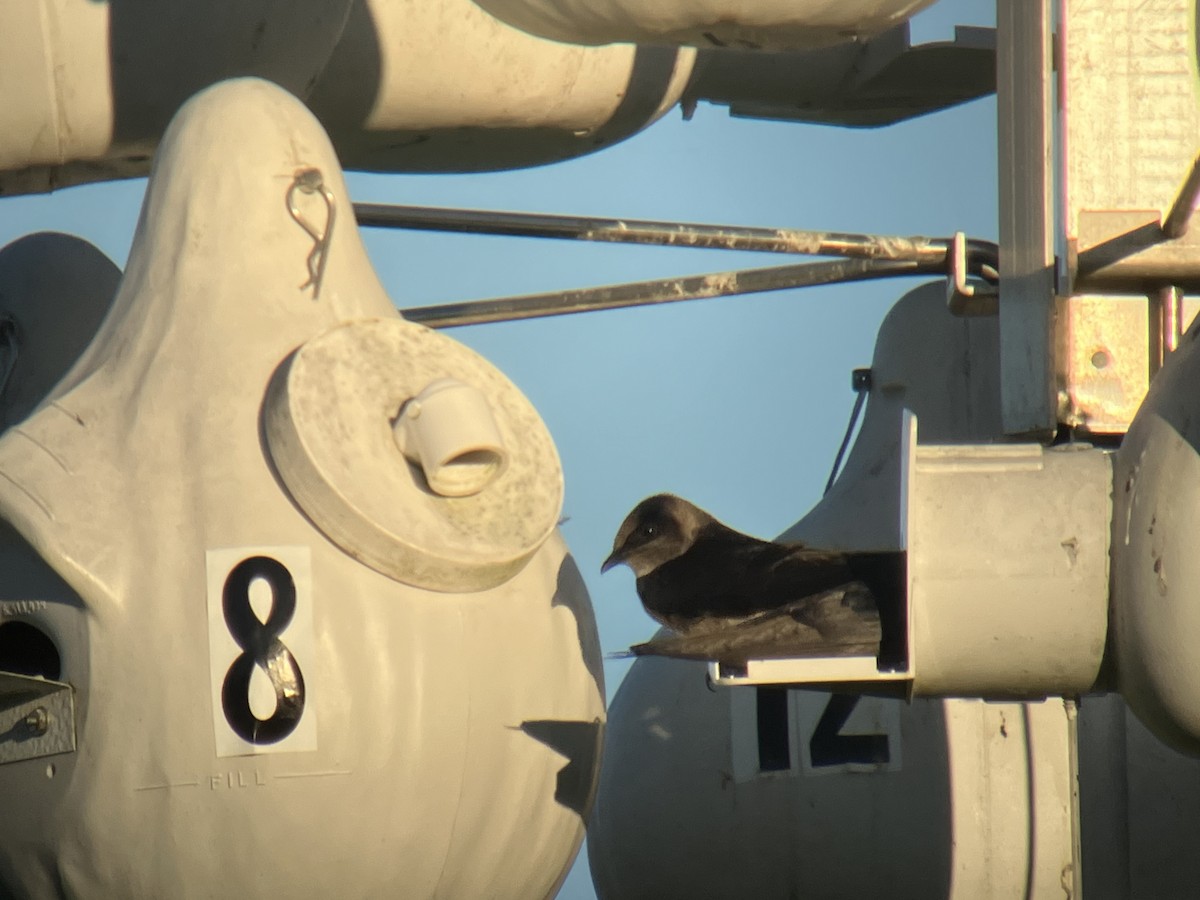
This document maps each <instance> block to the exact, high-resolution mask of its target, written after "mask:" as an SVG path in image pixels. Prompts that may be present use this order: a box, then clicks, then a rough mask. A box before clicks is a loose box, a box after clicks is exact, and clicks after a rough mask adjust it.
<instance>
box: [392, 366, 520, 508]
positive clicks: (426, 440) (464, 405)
mask: <svg viewBox="0 0 1200 900" xmlns="http://www.w3.org/2000/svg"><path fill="white" fill-rule="evenodd" d="M392 431H393V433H394V434H395V437H396V444H397V446H399V448H400V450H401V452H402V453H403V454H404V455H405V457H407V458H408V459H409V460H410V461H411V462H413V463H415V464H416V465H419V466H420V467H421V470H422V471H423V472H424V473H425V480H426V481H427V482H428V483H429V487H430V489H431V490H433V491H434V492H436V493H438V494H441V495H442V496H444V497H466V496H469V495H471V494H477V493H479V492H480V491H481V490H483V489H484V488H485V487H486V486H487V485H488V483H489V482H491V481H492V480H493V479H494V478H495V477H496V476H497V475H499V474H500V473H501V472H503V471H504V469H505V467H506V466H507V465H508V452H507V451H506V450H505V449H504V444H503V442H502V440H501V438H500V430H499V428H497V426H496V420H495V419H494V418H493V417H492V411H491V408H490V407H489V406H488V402H487V398H485V397H484V395H483V394H482V393H481V392H480V391H479V390H478V389H477V388H474V387H472V386H471V385H469V384H464V383H463V382H461V381H457V380H456V379H453V378H439V379H437V380H436V381H432V382H430V383H429V384H428V385H426V386H425V388H424V390H422V391H421V392H420V393H419V394H417V396H415V397H413V398H412V399H410V400H408V401H406V402H405V403H404V405H403V406H402V407H401V408H400V413H399V414H398V415H397V416H396V420H395V422H394V423H393V425H392Z"/></svg>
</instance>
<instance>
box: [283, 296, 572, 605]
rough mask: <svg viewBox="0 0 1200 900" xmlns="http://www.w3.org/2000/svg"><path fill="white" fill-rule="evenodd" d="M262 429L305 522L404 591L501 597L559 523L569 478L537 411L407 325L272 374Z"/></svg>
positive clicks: (454, 350)
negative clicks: (499, 590)
mask: <svg viewBox="0 0 1200 900" xmlns="http://www.w3.org/2000/svg"><path fill="white" fill-rule="evenodd" d="M439 398H440V400H439ZM414 404H416V405H419V406H420V408H421V410H422V411H421V414H420V416H419V417H418V419H417V421H418V422H419V421H420V420H424V419H426V418H428V419H429V423H428V425H426V424H422V425H421V426H419V427H420V428H426V430H427V433H425V434H422V433H421V432H420V431H419V430H417V428H418V426H416V423H415V422H414V421H413V420H412V415H411V411H412V410H413V408H414ZM443 406H444V409H443V408H442V407H443ZM263 417H264V429H265V432H266V437H267V446H268V448H269V451H270V455H271V459H272V461H273V462H274V464H275V467H276V469H277V470H278V472H279V475H280V478H281V479H282V480H283V482H284V484H285V485H286V486H287V489H288V491H289V492H290V493H291V495H292V498H293V499H294V500H295V502H296V503H297V504H298V505H299V506H300V508H301V509H303V510H304V512H305V514H306V515H307V516H308V517H309V518H310V519H311V520H312V521H313V523H314V524H315V525H316V526H317V527H318V528H320V529H321V531H323V532H324V533H325V535H326V536H327V537H328V538H329V539H330V540H331V541H333V542H334V543H335V544H337V545H338V546H339V547H341V548H342V550H344V551H345V552H346V553H348V554H350V555H351V556H353V557H355V558H356V559H359V560H361V561H362V562H364V563H366V564H367V565H368V566H370V567H372V568H373V569H375V570H377V571H379V572H382V573H383V574H385V575H388V576H390V577H392V578H395V579H397V580H398V581H402V582H404V583H406V584H411V585H414V586H416V587H422V588H427V589H430V590H436V591H452V592H461V591H480V590H485V589H487V588H491V587H495V586H496V585H498V584H501V583H503V582H505V581H507V580H508V579H509V578H511V577H512V576H513V575H515V574H516V573H517V572H519V571H520V570H521V568H523V567H524V565H525V563H526V562H527V561H528V560H529V558H530V557H531V556H533V554H534V553H535V552H536V551H537V549H538V548H539V547H540V546H541V545H542V543H543V542H544V541H545V540H546V539H547V538H548V537H549V536H550V534H551V532H553V531H554V528H555V526H556V525H557V523H558V517H559V514H560V512H561V510H562V499H563V475H562V467H561V465H560V464H559V460H558V454H557V453H556V451H555V449H554V444H553V442H552V441H551V439H550V434H549V432H548V431H547V430H546V427H545V425H544V424H543V423H542V421H541V419H540V418H539V416H538V414H537V412H536V411H535V410H534V408H533V406H532V404H530V402H529V401H528V400H527V399H526V398H525V397H524V395H522V394H521V392H520V391H519V390H517V388H516V387H515V386H514V385H513V384H512V382H510V381H509V380H508V379H507V378H505V376H504V375H503V374H501V373H500V372H499V371H498V370H497V369H496V368H495V367H494V366H492V365H491V364H490V363H488V362H487V361H486V360H484V359H483V358H482V357H480V356H479V355H477V354H476V353H475V352H474V351H472V350H470V349H468V348H466V347H464V346H463V345H461V344H459V343H457V342H455V341H452V340H450V339H449V338H447V337H444V336H442V335H439V334H437V333H436V332H433V331H430V330H429V329H426V328H423V327H421V326H418V325H414V324H412V323H410V322H404V321H402V320H398V319H396V320H392V319H371V320H365V321H357V322H350V323H346V324H342V325H339V326H337V327H335V328H332V329H330V330H328V331H326V332H324V333H323V334H321V335H318V336H317V337H316V338H314V339H312V340H310V341H309V342H308V343H306V344H304V345H303V346H301V347H300V348H299V349H298V350H296V352H295V353H293V354H292V355H291V356H290V357H289V358H288V359H287V360H285V361H284V363H283V364H282V365H281V366H280V368H279V370H278V371H277V372H276V373H275V377H274V378H273V379H272V383H271V386H270V388H269V389H268V392H267V399H266V403H265V404H264V408H263ZM439 419H444V421H442V422H440V424H439V421H438V420H439ZM442 426H445V427H442ZM397 431H400V432H401V433H404V434H406V435H408V439H402V440H400V441H398V440H397V438H398V436H399V435H398V434H397ZM419 447H424V451H423V452H422V451H421V450H420V449H418V448H419ZM406 453H407V455H406Z"/></svg>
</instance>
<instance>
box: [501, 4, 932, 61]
mask: <svg viewBox="0 0 1200 900" xmlns="http://www.w3.org/2000/svg"><path fill="white" fill-rule="evenodd" d="M477 2H478V3H479V5H480V6H482V7H484V8H485V9H487V10H489V11H490V12H492V13H493V14H494V15H496V16H497V17H499V18H501V19H504V20H505V21H506V22H511V23H512V24H514V25H517V26H519V27H521V28H524V29H526V30H527V31H529V32H530V33H531V34H539V35H542V36H543V37H548V38H551V39H553V40H558V41H571V42H575V43H579V44H607V43H612V42H618V41H630V42H633V43H643V44H691V45H694V46H698V47H726V46H730V47H735V48H739V49H744V48H757V47H764V48H771V49H775V50H778V49H805V48H810V47H820V46H824V45H827V44H836V43H838V42H840V41H846V40H853V39H857V38H863V37H868V36H870V35H872V34H876V33H878V32H880V31H883V30H885V29H887V28H890V27H892V26H893V25H898V24H899V23H901V22H903V21H905V20H906V19H908V18H909V17H910V16H912V15H913V14H914V13H915V12H917V11H918V10H920V9H921V8H922V7H925V6H928V5H929V4H930V3H932V2H933V0H803V2H797V0H790V2H789V0H702V2H694V0H693V2H688V0H671V2H656V3H645V2H641V0H477Z"/></svg>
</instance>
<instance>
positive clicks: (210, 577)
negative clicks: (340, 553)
mask: <svg viewBox="0 0 1200 900" xmlns="http://www.w3.org/2000/svg"><path fill="white" fill-rule="evenodd" d="M205 571H206V580H207V582H208V588H207V596H208V604H207V605H208V660H209V663H208V665H209V685H210V688H209V689H210V691H211V695H210V696H211V697H212V706H211V707H210V710H211V712H210V715H211V716H212V723H213V724H212V727H213V737H214V739H215V744H216V752H217V756H218V757H228V756H251V755H257V754H262V753H303V752H309V751H313V750H316V749H317V734H318V731H317V711H318V706H317V704H316V702H315V700H314V691H315V690H316V689H317V688H319V682H320V666H319V660H320V653H319V651H318V644H317V641H316V634H315V632H314V630H313V619H314V609H315V596H314V588H313V577H312V550H311V549H310V548H309V547H305V546H249V547H246V546H243V547H222V548H218V549H211V550H207V551H205Z"/></svg>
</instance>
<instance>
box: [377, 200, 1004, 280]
mask: <svg viewBox="0 0 1200 900" xmlns="http://www.w3.org/2000/svg"><path fill="white" fill-rule="evenodd" d="M354 214H355V215H356V216H357V217H358V223H359V225H363V226H366V227H376V228H406V229H414V230H421V231H450V232H456V233H460V234H463V233H466V234H495V235H507V236H509V237H542V238H563V239H570V240H581V241H602V242H607V243H621V244H654V245H659V246H666V247H700V248H705V249H710V250H750V251H761V252H766V253H797V254H805V255H809V256H843V257H850V258H855V259H880V260H904V261H910V262H921V263H944V262H945V260H946V256H947V253H948V251H949V246H950V241H949V240H948V239H944V238H927V237H896V236H890V235H875V234H846V233H841V232H832V231H799V230H796V229H792V228H750V227H745V226H737V225H698V224H688V223H682V222H651V221H641V220H636V219H601V218H594V217H589V216H562V215H549V214H545V213H518V212H504V211H495V210H475V209H442V208H437V207H428V206H396V205H391V204H380V203H356V204H354ZM967 255H968V259H969V262H970V263H971V264H972V269H973V270H974V271H977V272H980V271H983V268H984V267H987V266H990V267H991V268H993V269H994V268H995V267H996V266H997V265H998V258H999V251H998V249H997V248H996V245H995V244H993V243H990V242H988V241H968V242H967Z"/></svg>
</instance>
